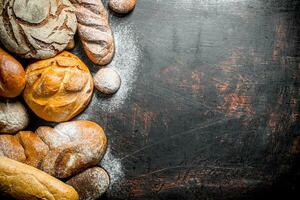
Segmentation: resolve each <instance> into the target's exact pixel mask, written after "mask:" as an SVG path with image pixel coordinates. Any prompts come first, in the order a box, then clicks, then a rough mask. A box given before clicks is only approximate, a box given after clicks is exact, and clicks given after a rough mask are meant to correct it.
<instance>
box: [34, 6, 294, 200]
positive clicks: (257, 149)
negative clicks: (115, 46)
mask: <svg viewBox="0 0 300 200" xmlns="http://www.w3.org/2000/svg"><path fill="white" fill-rule="evenodd" d="M297 10H299V1H297V0H295V1H286V0H277V1H276V0H274V1H270V0H138V3H137V6H136V9H135V10H134V11H133V13H131V14H130V15H129V16H125V17H121V18H120V16H116V15H113V14H112V13H110V14H111V24H112V29H113V30H114V27H116V26H117V25H122V24H130V25H132V27H134V32H135V34H136V37H137V38H138V41H139V44H138V46H139V48H140V49H141V63H140V67H139V68H138V78H137V80H136V81H135V84H134V87H133V89H132V92H131V94H130V95H129V97H128V98H127V99H126V102H125V104H123V105H122V106H121V107H120V108H119V109H117V110H116V111H115V112H112V113H105V112H99V111H97V109H93V110H91V109H88V110H87V111H85V114H87V115H86V116H88V118H90V119H92V120H95V121H97V122H98V123H100V124H101V125H102V126H104V128H105V130H106V133H107V134H108V138H109V141H110V146H111V153H112V154H113V155H114V156H115V157H116V158H119V161H120V162H121V165H122V170H123V171H124V177H123V178H122V179H120V180H119V183H118V184H114V185H113V186H112V188H111V189H110V190H109V191H108V193H107V194H106V198H108V199H189V200H194V199H229V198H237V199H240V198H250V197H253V196H254V195H261V194H263V193H265V192H266V191H268V192H270V193H272V192H276V191H275V189H274V188H283V187H284V186H288V187H289V186H293V185H292V184H294V182H292V183H290V182H291V180H290V178H291V177H293V176H294V173H296V172H298V171H299V170H298V169H299V168H298V167H299V165H298V164H297V162H296V161H297V157H298V155H299V152H300V134H299V133H300V132H299V131H300V126H299V125H300V124H299V105H300V104H299V103H300V99H299V97H300V64H299V60H300V57H299V56H300V54H299V53H300V51H299V50H300V49H299V48H300V45H299V42H300V34H299V32H300V28H299V25H300V15H299V12H297ZM124 34H126V33H124ZM77 44H78V42H77ZM74 51H75V53H76V54H78V55H79V56H81V58H83V59H84V60H85V61H86V62H87V63H89V65H90V66H92V64H91V63H90V62H88V60H87V58H86V56H84V55H83V54H82V50H80V49H79V50H78V48H77V49H75V50H74ZM117 51H118V50H117ZM128 59H130V57H128ZM121 67H122V66H120V68H121ZM96 70H97V67H95V66H94V67H92V71H93V72H96ZM97 99H98V101H101V98H97ZM97 99H96V100H97ZM93 101H95V98H94V99H93ZM107 101H109V100H107ZM41 123H42V124H43V123H44V122H43V121H41V120H39V119H36V120H33V121H32V124H31V128H32V129H34V128H35V127H37V126H39V125H40V124H41ZM297 168H298V169H297ZM289 184H291V185H289Z"/></svg>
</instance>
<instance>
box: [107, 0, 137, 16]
mask: <svg viewBox="0 0 300 200" xmlns="http://www.w3.org/2000/svg"><path fill="white" fill-rule="evenodd" d="M135 4H136V0H109V2H108V5H109V7H110V9H112V10H113V11H114V12H116V13H119V14H127V13H129V12H131V11H132V10H133V9H134V8H135Z"/></svg>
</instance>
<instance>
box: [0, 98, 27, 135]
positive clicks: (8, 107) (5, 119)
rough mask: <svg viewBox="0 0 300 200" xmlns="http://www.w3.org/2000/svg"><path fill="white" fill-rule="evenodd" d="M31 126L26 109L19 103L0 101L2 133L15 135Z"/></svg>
mask: <svg viewBox="0 0 300 200" xmlns="http://www.w3.org/2000/svg"><path fill="white" fill-rule="evenodd" d="M28 124H29V115H28V114H27V110H26V108H25V107H24V106H23V104H21V103H20V102H19V101H12V100H7V99H6V100H3V101H2V100H1V99H0V133H7V134H14V133H16V132H18V131H20V130H23V129H24V128H26V127H27V125H28Z"/></svg>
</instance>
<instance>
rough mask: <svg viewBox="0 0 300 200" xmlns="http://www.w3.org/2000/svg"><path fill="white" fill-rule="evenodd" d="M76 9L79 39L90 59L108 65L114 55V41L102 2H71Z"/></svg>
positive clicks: (91, 0)
mask: <svg viewBox="0 0 300 200" xmlns="http://www.w3.org/2000/svg"><path fill="white" fill-rule="evenodd" d="M70 1H71V3H72V4H73V5H74V6H75V8H76V11H75V13H76V17H77V24H78V27H77V28H78V32H79V37H80V40H81V42H82V45H83V48H84V51H85V53H86V54H87V56H88V57H89V59H90V60H91V61H92V62H93V63H95V64H98V65H106V64H108V63H109V62H110V61H111V60H112V58H113V55H114V50H115V47H114V39H113V35H112V31H111V29H110V26H109V22H108V14H107V11H106V10H105V8H104V6H103V4H102V2H101V0H70Z"/></svg>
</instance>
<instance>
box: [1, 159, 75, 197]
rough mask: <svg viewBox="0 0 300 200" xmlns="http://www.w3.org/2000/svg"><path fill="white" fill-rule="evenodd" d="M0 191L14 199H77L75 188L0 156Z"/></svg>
mask: <svg viewBox="0 0 300 200" xmlns="http://www.w3.org/2000/svg"><path fill="white" fill-rule="evenodd" d="M0 191H1V193H2V194H3V193H4V194H5V195H8V196H11V197H13V198H15V199H23V200H33V199H44V200H78V199H79V197H78V194H77V192H76V191H75V189H74V188H73V187H71V186H69V185H67V184H65V183H63V182H61V181H60V180H58V179H56V178H54V177H52V176H50V175H48V174H47V173H45V172H43V171H41V170H38V169H36V168H34V167H31V166H29V165H26V164H23V163H20V162H18V161H15V160H12V159H9V158H6V157H3V156H0Z"/></svg>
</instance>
